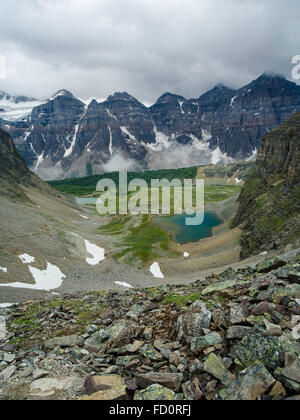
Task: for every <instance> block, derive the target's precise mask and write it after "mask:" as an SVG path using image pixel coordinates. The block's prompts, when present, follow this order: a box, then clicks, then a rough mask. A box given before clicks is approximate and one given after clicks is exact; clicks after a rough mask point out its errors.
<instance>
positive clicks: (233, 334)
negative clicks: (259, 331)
mask: <svg viewBox="0 0 300 420" xmlns="http://www.w3.org/2000/svg"><path fill="white" fill-rule="evenodd" d="M250 331H251V327H243V326H241V325H233V326H231V327H229V328H228V330H227V334H226V338H227V339H228V340H232V339H234V340H241V339H242V338H244V337H245V335H247V334H248V333H249V332H250Z"/></svg>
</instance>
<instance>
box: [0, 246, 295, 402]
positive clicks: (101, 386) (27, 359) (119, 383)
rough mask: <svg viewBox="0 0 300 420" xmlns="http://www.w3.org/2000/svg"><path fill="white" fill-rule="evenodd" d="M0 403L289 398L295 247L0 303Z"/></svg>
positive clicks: (292, 379) (292, 378) (291, 391)
mask: <svg viewBox="0 0 300 420" xmlns="http://www.w3.org/2000/svg"><path fill="white" fill-rule="evenodd" d="M0 318H1V320H2V324H1V325H2V329H1V336H0V399H2V400H7V399H8V400H18V399H25V400H40V399H60V400H158V401H159V400H205V399H206V400H257V399H263V400H282V399H286V400H299V399H300V250H298V251H297V252H295V251H293V252H292V253H290V254H286V255H284V256H280V257H277V258H275V259H273V260H267V261H265V262H263V263H261V264H260V265H259V266H258V267H257V268H256V269H253V268H250V267H247V268H245V269H240V270H238V271H234V270H232V269H229V270H227V271H226V272H224V273H222V274H221V275H219V276H217V275H213V276H210V277H209V278H207V279H206V281H204V282H203V281H202V282H200V281H199V282H196V283H194V284H191V285H188V286H186V285H182V286H181V285H177V286H166V287H161V288H150V289H129V290H125V291H123V292H121V293H118V292H95V293H87V292H82V293H78V294H76V295H71V296H70V295H68V296H63V297H57V298H55V299H54V300H52V301H47V300H44V301H37V302H32V301H30V302H26V303H24V304H20V305H14V306H12V307H9V308H1V309H0Z"/></svg>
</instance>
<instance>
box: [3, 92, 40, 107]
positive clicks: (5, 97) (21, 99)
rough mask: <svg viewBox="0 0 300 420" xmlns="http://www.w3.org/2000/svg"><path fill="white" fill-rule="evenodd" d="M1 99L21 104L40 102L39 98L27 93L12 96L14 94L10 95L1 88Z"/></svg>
mask: <svg viewBox="0 0 300 420" xmlns="http://www.w3.org/2000/svg"><path fill="white" fill-rule="evenodd" d="M0 100H1V101H3V100H4V101H8V102H12V103H15V104H19V103H21V102H38V99H36V98H33V97H29V96H26V95H17V96H12V95H9V94H8V93H7V92H4V91H3V90H0Z"/></svg>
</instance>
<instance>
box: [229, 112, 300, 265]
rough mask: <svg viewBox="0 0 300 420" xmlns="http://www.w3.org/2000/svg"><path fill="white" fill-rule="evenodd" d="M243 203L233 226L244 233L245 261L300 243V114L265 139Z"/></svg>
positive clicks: (247, 183) (242, 200)
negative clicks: (263, 251) (255, 255)
mask: <svg viewBox="0 0 300 420" xmlns="http://www.w3.org/2000/svg"><path fill="white" fill-rule="evenodd" d="M239 201H240V207H239V210H238V213H237V215H236V217H235V219H234V221H233V226H238V225H240V224H242V226H243V229H244V234H243V237H242V257H247V256H249V255H251V254H254V253H256V252H257V251H260V250H269V249H276V248H282V247H283V246H285V245H287V244H289V243H293V242H299V238H300V113H296V114H295V115H293V116H292V117H290V118H289V119H288V120H287V121H286V122H285V123H283V124H282V125H281V126H280V127H278V128H277V129H276V130H274V131H272V132H271V133H269V134H268V135H266V136H265V137H264V138H263V140H262V142H261V144H260V147H259V150H258V156H257V164H256V169H255V171H254V173H253V174H252V176H251V177H250V178H249V179H248V181H247V182H246V184H245V186H244V188H243V190H242V193H241V196H240V198H239Z"/></svg>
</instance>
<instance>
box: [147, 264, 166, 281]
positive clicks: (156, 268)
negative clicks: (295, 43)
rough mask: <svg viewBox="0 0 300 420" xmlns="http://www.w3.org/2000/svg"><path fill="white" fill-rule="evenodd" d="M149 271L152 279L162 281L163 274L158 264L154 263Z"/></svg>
mask: <svg viewBox="0 0 300 420" xmlns="http://www.w3.org/2000/svg"><path fill="white" fill-rule="evenodd" d="M149 271H150V272H151V273H152V275H153V277H155V278H157V279H164V278H165V276H164V275H163V273H162V272H161V269H160V266H159V264H158V262H154V263H153V264H152V265H151V267H150V269H149Z"/></svg>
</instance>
